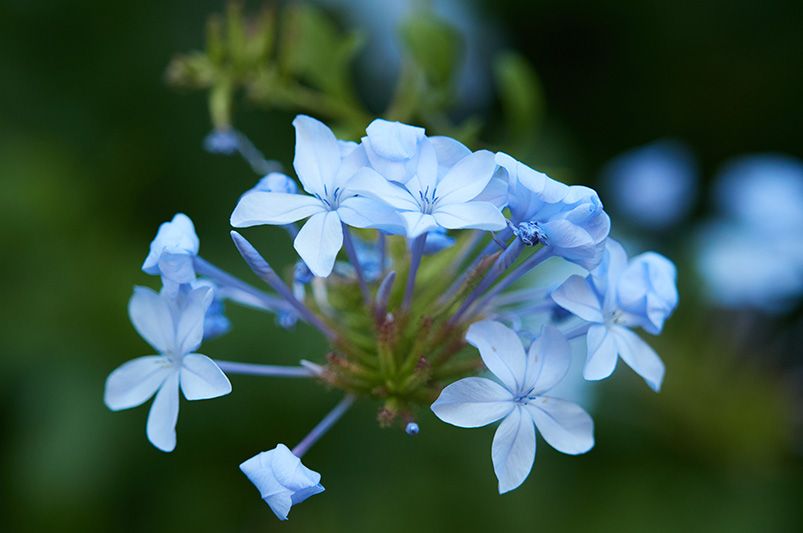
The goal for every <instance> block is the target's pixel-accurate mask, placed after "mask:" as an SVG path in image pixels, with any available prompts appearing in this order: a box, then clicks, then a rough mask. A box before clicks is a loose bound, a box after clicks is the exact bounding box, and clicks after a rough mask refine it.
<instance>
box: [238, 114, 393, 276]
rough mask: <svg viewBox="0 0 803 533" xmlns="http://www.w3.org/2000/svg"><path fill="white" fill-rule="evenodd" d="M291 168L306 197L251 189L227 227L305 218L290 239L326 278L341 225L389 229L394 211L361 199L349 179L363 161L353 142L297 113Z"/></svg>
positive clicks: (337, 248)
mask: <svg viewBox="0 0 803 533" xmlns="http://www.w3.org/2000/svg"><path fill="white" fill-rule="evenodd" d="M293 126H295V128H296V156H295V159H294V160H293V166H294V167H295V169H296V173H297V174H298V179H299V180H301V184H302V185H303V187H304V190H305V191H307V193H309V194H310V195H311V196H306V195H298V194H292V193H287V192H274V191H263V190H256V191H251V192H249V193H247V194H245V195H244V196H243V197H242V198H241V199H240V202H239V203H238V204H237V207H236V208H235V210H234V212H233V213H232V215H231V225H232V226H234V227H236V228H246V227H249V226H256V225H260V224H281V225H284V224H290V223H293V222H296V221H298V220H301V219H304V218H309V220H307V222H306V223H305V224H304V226H303V227H302V228H301V230H300V231H299V232H298V235H297V236H296V238H295V241H294V243H293V244H294V246H295V249H296V251H297V252H298V255H300V256H301V258H302V259H303V260H304V262H305V263H307V266H308V267H309V269H310V270H311V271H312V272H313V273H314V274H315V275H316V276H328V275H329V274H330V273H331V272H332V268H333V267H334V264H335V258H336V257H337V253H338V252H339V251H340V248H341V247H342V246H343V228H342V226H343V224H348V225H349V226H354V227H357V228H368V227H375V228H382V227H385V228H390V227H393V226H395V225H396V224H397V221H396V216H395V214H394V213H392V212H391V211H389V210H388V209H385V208H384V207H383V206H382V205H381V204H378V203H377V202H373V201H371V200H368V199H367V198H361V197H358V196H357V195H356V191H353V190H352V188H351V184H350V181H351V180H352V178H353V177H354V174H355V173H356V172H357V170H359V169H360V168H365V166H366V164H367V162H366V158H365V151H364V149H363V148H362V147H360V146H358V145H356V144H354V143H343V142H338V141H337V139H336V138H335V136H334V134H333V133H332V130H330V129H329V128H328V127H326V126H325V125H324V124H323V123H321V122H319V121H317V120H315V119H314V118H311V117H307V116H304V115H300V116H298V117H296V119H295V120H294V121H293Z"/></svg>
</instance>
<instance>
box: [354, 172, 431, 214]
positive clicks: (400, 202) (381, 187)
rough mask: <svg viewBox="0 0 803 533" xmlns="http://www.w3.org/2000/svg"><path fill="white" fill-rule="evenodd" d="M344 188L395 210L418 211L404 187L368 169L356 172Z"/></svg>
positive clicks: (416, 203) (415, 203) (413, 200)
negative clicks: (383, 203)
mask: <svg viewBox="0 0 803 533" xmlns="http://www.w3.org/2000/svg"><path fill="white" fill-rule="evenodd" d="M346 187H347V190H348V191H349V192H350V193H352V194H360V195H362V196H366V197H368V198H375V199H377V200H380V201H382V202H385V203H386V204H388V205H389V206H391V207H394V208H396V209H403V210H407V211H417V210H418V202H416V200H415V199H414V198H413V197H412V196H411V195H410V193H409V191H408V190H407V189H406V188H405V187H403V186H401V185H399V184H396V183H393V182H390V181H388V180H386V179H385V178H383V177H382V176H380V175H379V174H378V173H377V172H376V171H374V170H372V169H370V168H364V169H361V170H360V171H359V172H357V173H356V174H355V175H354V177H352V178H351V179H350V180H349V181H348V183H347V184H346Z"/></svg>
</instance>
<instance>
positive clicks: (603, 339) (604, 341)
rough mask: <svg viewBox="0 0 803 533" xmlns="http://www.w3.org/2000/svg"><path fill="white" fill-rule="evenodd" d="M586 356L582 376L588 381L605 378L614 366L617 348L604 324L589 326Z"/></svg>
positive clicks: (611, 372)
mask: <svg viewBox="0 0 803 533" xmlns="http://www.w3.org/2000/svg"><path fill="white" fill-rule="evenodd" d="M586 343H587V344H588V348H587V352H588V355H587V358H586V365H585V368H584V369H583V377H584V378H585V379H587V380H590V381H596V380H599V379H605V378H607V377H608V376H610V375H611V374H613V371H614V369H615V368H616V361H617V359H618V357H617V348H616V340H615V339H614V336H613V335H611V334H610V333H609V331H608V328H607V327H605V326H601V325H600V326H591V327H590V328H589V329H588V333H587V334H586Z"/></svg>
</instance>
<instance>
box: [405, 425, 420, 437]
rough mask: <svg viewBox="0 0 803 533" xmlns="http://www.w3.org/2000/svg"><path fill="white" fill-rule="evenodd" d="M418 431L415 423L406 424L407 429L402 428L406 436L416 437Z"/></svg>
mask: <svg viewBox="0 0 803 533" xmlns="http://www.w3.org/2000/svg"><path fill="white" fill-rule="evenodd" d="M418 431H419V428H418V424H416V423H415V422H408V423H407V427H405V428H404V432H405V433H407V434H408V435H418Z"/></svg>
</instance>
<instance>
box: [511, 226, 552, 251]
mask: <svg viewBox="0 0 803 533" xmlns="http://www.w3.org/2000/svg"><path fill="white" fill-rule="evenodd" d="M511 230H512V231H513V235H515V236H516V237H518V238H519V240H521V242H523V243H524V244H525V245H526V246H535V245H536V244H538V243H539V242H542V243H544V244H547V240H546V234H545V233H544V231H543V230H542V229H541V227H540V226H539V225H538V222H535V221H534V220H528V221H527V222H521V223H519V224H518V225H517V226H512V227H511Z"/></svg>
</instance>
